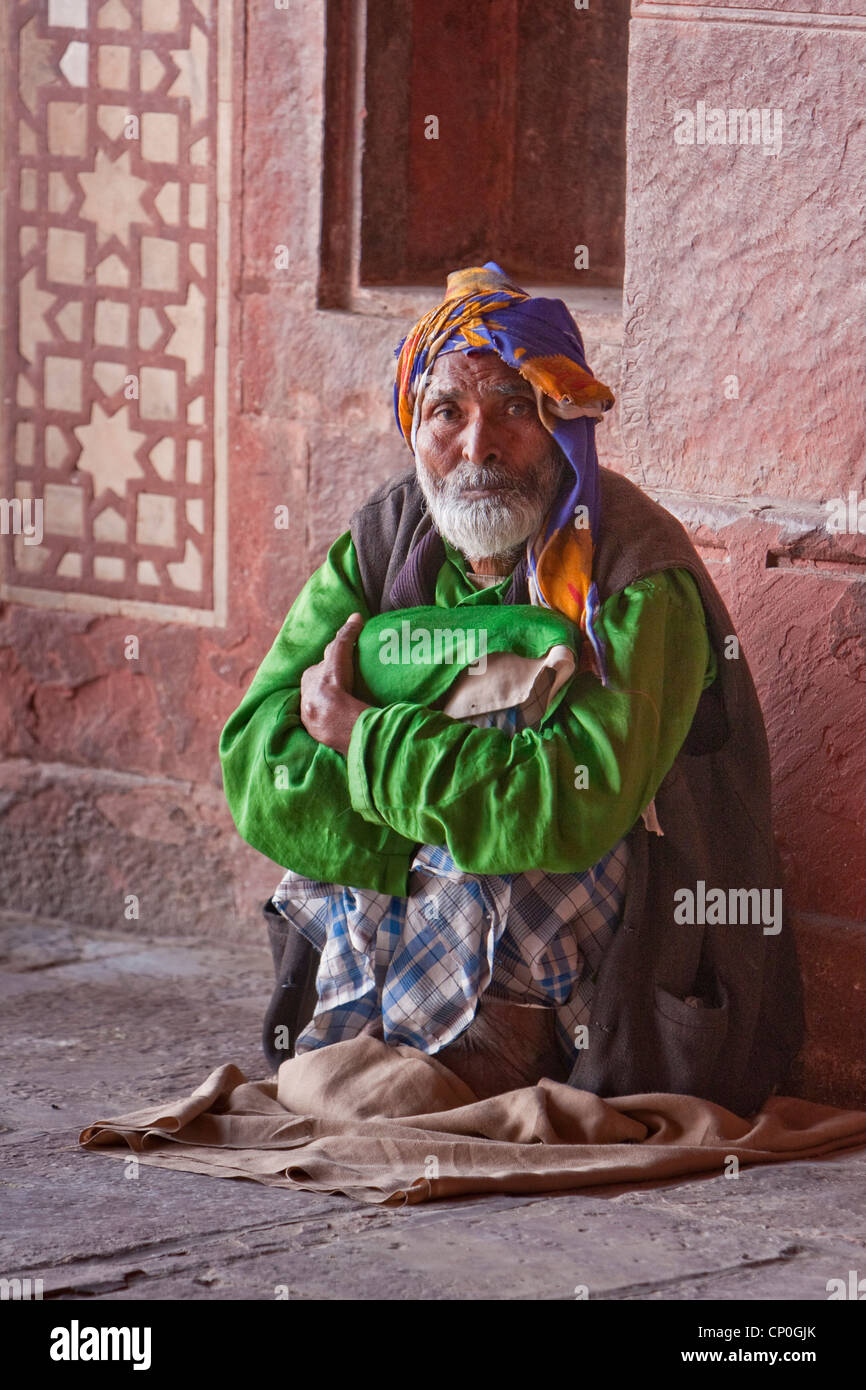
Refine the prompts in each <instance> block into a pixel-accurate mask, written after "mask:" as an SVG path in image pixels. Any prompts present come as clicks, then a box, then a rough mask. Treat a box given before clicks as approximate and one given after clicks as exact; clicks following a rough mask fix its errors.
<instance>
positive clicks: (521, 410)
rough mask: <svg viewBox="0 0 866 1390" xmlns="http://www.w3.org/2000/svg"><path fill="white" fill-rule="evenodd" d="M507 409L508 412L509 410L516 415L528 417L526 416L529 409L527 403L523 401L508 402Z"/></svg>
mask: <svg viewBox="0 0 866 1390" xmlns="http://www.w3.org/2000/svg"><path fill="white" fill-rule="evenodd" d="M508 408H509V410H511V411H513V412H514V411H516V413H517V414H518V415H528V414H529V408H530V406H529V401H524V400H519V401H510V402H509V405H508Z"/></svg>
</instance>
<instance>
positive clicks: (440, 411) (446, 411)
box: [433, 405, 457, 419]
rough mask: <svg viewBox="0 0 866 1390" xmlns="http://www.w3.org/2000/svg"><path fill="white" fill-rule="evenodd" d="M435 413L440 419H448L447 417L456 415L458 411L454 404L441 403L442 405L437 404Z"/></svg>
mask: <svg viewBox="0 0 866 1390" xmlns="http://www.w3.org/2000/svg"><path fill="white" fill-rule="evenodd" d="M433 413H434V415H436V416H437V418H439V419H446V418H448V417H449V416H454V415H456V413H457V412H456V410H455V409H454V406H453V405H440V406H437V407H436V409H435V411H434V412H433Z"/></svg>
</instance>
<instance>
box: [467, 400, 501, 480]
mask: <svg viewBox="0 0 866 1390" xmlns="http://www.w3.org/2000/svg"><path fill="white" fill-rule="evenodd" d="M461 453H462V455H463V458H464V459H465V460H466V462H467V463H471V464H474V465H475V466H476V467H479V466H480V465H481V464H492V463H498V462H499V460H500V459H501V458H502V453H501V450H500V448H499V444H498V442H497V439H496V431H495V430H494V429H493V428H492V427H491V425H490V423H489V422H488V421H487V420H485V418H484V416H483V414H482V413H481V412H480V411H479V413H478V414H477V415H474V416H472V417H471V418H470V419H469V420H467V422H466V426H465V429H464V431H463V439H462V449H461Z"/></svg>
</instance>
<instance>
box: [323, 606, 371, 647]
mask: <svg viewBox="0 0 866 1390" xmlns="http://www.w3.org/2000/svg"><path fill="white" fill-rule="evenodd" d="M363 626H364V619H363V617H362V616H361V614H360V613H353V614H352V616H351V617H350V618H347V619H346V621H345V622H344V623H343V626H342V627H338V628H337V631H336V633H335V634H334V636H333V637H332V638H331V640H330V642H329V643H328V645H327V647H326V648H325V656H328V654H329V653H331V652H333V651H335V649H336V648H337V647H338V646H339V644H340V642H341V641H347V642H354V640H355V638H356V636H357V635H358V633H359V632H360V630H361V628H362V627H363Z"/></svg>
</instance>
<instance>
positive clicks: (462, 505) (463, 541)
mask: <svg viewBox="0 0 866 1390" xmlns="http://www.w3.org/2000/svg"><path fill="white" fill-rule="evenodd" d="M564 466H565V467H567V466H568V464H567V460H566V459H565V456H564V454H563V453H562V450H561V449H560V448H559V446H558V445H557V444H556V443H553V444H552V447H551V449H550V452H549V453H548V454H547V456H546V457H545V458H544V459H542V461H541V463H540V464H538V465H537V466H536V467H535V468H534V469H533V470H532V472H531V474H529V475H528V476H525V477H523V478H522V479H521V480H520V482H519V483H518V484H516V485H515V483H514V480H513V479H512V478H511V477H509V476H508V474H507V473H506V471H505V470H504V469H496V468H475V467H473V465H472V464H469V463H462V464H459V465H458V466H457V467H456V468H453V469H452V470H451V472H450V473H449V474H448V476H447V478H439V477H438V476H437V475H436V474H435V473H433V472H431V470H430V469H428V468H426V467H425V465H424V464H423V463H422V462H421V460H420V458H419V457H418V455H417V453H416V455H415V472H416V475H417V478H418V486H419V487H420V489H421V492H422V493H423V495H424V498H425V500H426V502H427V507H428V509H429V512H430V515H431V517H432V519H433V523H434V525H435V526H436V529H437V530H438V532H439V534H440V535H441V536H443V537H444V538H445V540H446V541H448V542H449V544H450V545H453V546H455V547H456V549H457V550H459V551H460V552H461V553H462V554H463V555H464V556H465V557H466V559H467V560H470V561H472V562H475V561H477V560H483V559H490V558H495V559H500V560H506V561H508V562H509V563H510V564H512V565H513V564H514V563H516V561H517V560H518V559H519V557H520V555H521V554H522V553H523V549H524V545H525V543H526V541H527V540H528V539H529V538H530V537H531V536H534V535H535V533H536V532H537V531H538V529H539V527H540V526H541V523H542V521H543V520H544V518H545V516H546V515H547V512H548V511H549V509H550V506H551V503H552V502H553V499H554V498H555V496H556V494H557V492H558V490H559V485H560V482H561V480H562V473H563V467H564ZM500 483H501V484H504V485H505V486H506V487H507V488H508V491H507V492H504V493H502V494H500V495H499V496H497V497H475V498H469V497H461V495H460V494H461V491H462V489H464V488H468V487H495V486H497V485H498V484H500Z"/></svg>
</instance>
